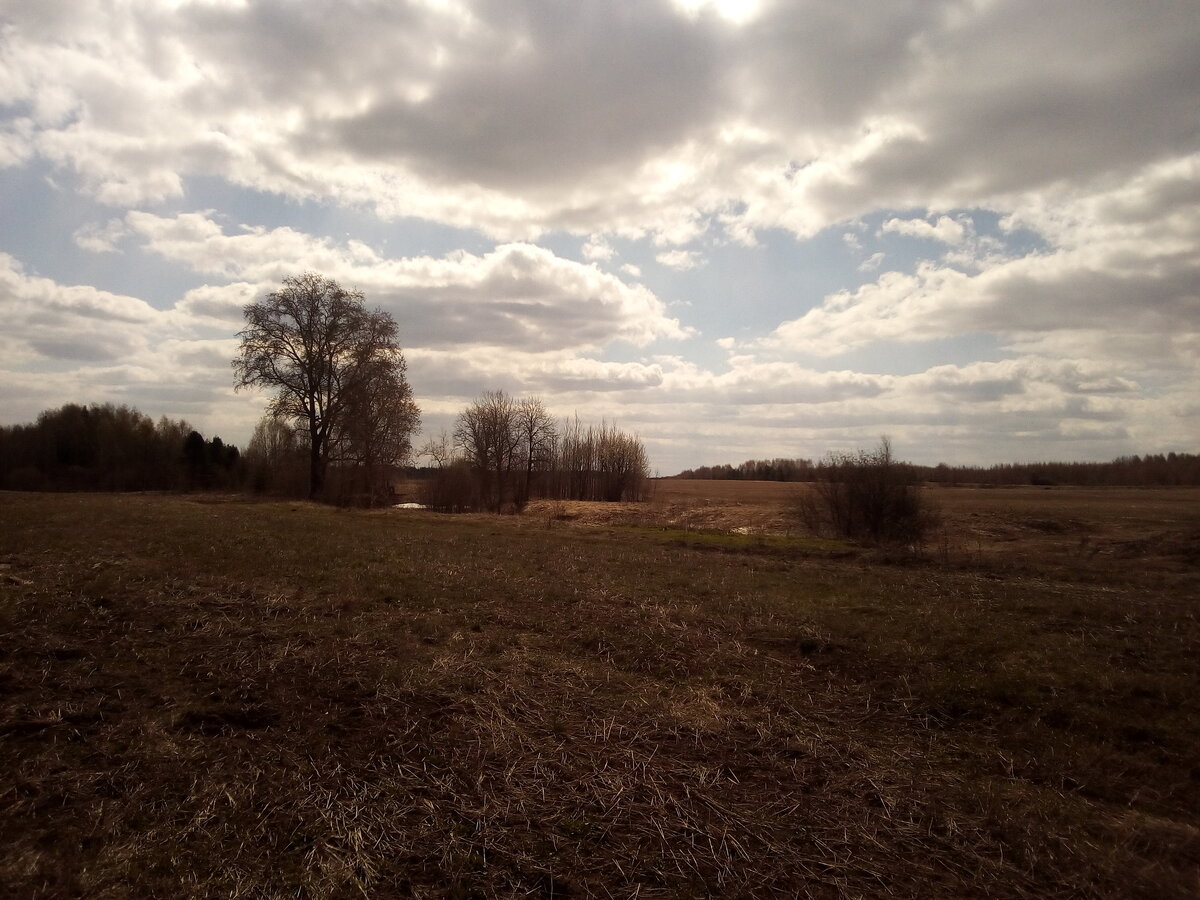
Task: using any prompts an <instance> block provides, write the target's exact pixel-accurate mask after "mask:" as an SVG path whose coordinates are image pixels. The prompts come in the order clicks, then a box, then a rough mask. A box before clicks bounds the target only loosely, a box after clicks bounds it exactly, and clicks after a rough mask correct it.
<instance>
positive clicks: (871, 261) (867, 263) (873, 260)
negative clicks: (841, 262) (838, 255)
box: [858, 251, 885, 272]
mask: <svg viewBox="0 0 1200 900" xmlns="http://www.w3.org/2000/svg"><path fill="white" fill-rule="evenodd" d="M884 256H885V254H884V253H883V252H882V251H879V252H876V253H872V254H871V255H870V256H868V257H867V258H866V259H864V260H863V261H862V262H860V263H859V264H858V271H860V272H874V271H875V270H876V269H878V268H879V266H880V265H881V264H882V263H883V259H884Z"/></svg>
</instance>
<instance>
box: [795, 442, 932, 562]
mask: <svg viewBox="0 0 1200 900" xmlns="http://www.w3.org/2000/svg"><path fill="white" fill-rule="evenodd" d="M813 474H814V481H813V483H812V485H811V487H810V489H809V490H808V491H806V492H804V493H803V494H801V495H800V496H799V497H798V498H797V500H796V512H797V514H798V515H799V517H800V519H801V520H802V521H803V522H804V524H805V525H807V526H808V528H809V529H810V530H812V531H813V532H814V533H815V534H832V535H835V536H838V537H845V538H850V539H852V540H859V541H867V542H870V543H873V544H887V543H905V544H913V545H919V544H921V543H922V542H923V541H924V539H925V536H926V535H927V534H928V533H929V531H930V529H931V528H932V527H934V526H935V525H936V524H937V516H936V514H935V513H934V511H933V510H932V509H931V508H930V505H929V503H928V502H927V501H926V499H925V498H924V497H923V496H922V494H921V491H920V488H919V487H918V485H917V483H916V477H915V476H914V474H913V472H912V470H911V469H910V467H908V466H906V465H904V464H903V463H898V462H896V461H895V460H894V459H893V458H892V447H891V443H890V442H889V441H888V440H887V438H884V439H883V440H881V441H880V443H879V446H878V447H876V448H875V449H873V450H857V451H854V452H843V453H830V454H829V455H828V456H826V458H825V459H824V460H823V461H822V462H821V464H820V465H819V466H818V467H817V468H816V470H815V471H814V473H813Z"/></svg>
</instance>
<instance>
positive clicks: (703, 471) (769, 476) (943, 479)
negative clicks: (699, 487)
mask: <svg viewBox="0 0 1200 900" xmlns="http://www.w3.org/2000/svg"><path fill="white" fill-rule="evenodd" d="M827 465H828V463H827V461H824V460H822V461H818V462H816V463H814V462H812V461H811V460H807V459H771V460H756V459H750V460H746V461H745V462H744V463H742V464H741V465H739V466H732V465H728V464H725V465H716V466H699V467H698V468H695V469H684V470H683V471H682V472H680V473H679V474H678V475H676V476H674V477H675V478H692V479H713V480H739V479H740V480H745V481H807V482H812V481H819V480H822V477H823V472H822V469H823V467H825V466H827ZM900 465H904V466H905V467H906V468H907V470H908V473H909V475H910V476H911V477H912V478H914V479H915V480H917V481H924V482H930V483H934V484H948V485H954V484H978V485H997V486H998V485H1019V484H1032V485H1042V486H1051V485H1058V484H1061V485H1073V486H1080V487H1102V486H1114V487H1115V486H1130V487H1133V486H1161V487H1169V486H1197V485H1200V455H1197V454H1194V453H1166V454H1163V453H1158V454H1153V453H1151V454H1146V455H1144V456H1141V455H1134V456H1121V457H1117V458H1116V459H1114V460H1111V461H1110V462H1094V463H1089V462H1031V463H999V464H996V465H991V466H950V465H947V464H945V463H940V464H939V465H936V466H918V465H913V464H911V463H903V464H900Z"/></svg>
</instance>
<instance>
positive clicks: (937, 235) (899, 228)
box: [881, 216, 970, 244]
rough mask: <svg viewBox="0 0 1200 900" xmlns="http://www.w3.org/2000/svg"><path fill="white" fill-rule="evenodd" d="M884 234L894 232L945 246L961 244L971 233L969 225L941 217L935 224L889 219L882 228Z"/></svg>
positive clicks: (919, 220)
mask: <svg viewBox="0 0 1200 900" xmlns="http://www.w3.org/2000/svg"><path fill="white" fill-rule="evenodd" d="M881 230H882V231H883V232H885V233H886V232H894V233H895V234H904V235H908V236H909V237H916V238H925V239H928V240H934V241H941V242H942V243H943V244H961V243H962V242H963V241H964V240H965V239H966V238H967V235H968V234H969V233H970V231H969V228H968V226H967V225H964V224H963V223H962V222H960V221H957V220H955V219H952V218H950V217H949V216H941V217H939V218H938V220H937V221H936V222H934V223H930V222H929V221H927V220H925V219H888V220H887V221H886V222H884V223H883V225H882V226H881Z"/></svg>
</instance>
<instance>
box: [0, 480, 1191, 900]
mask: <svg viewBox="0 0 1200 900" xmlns="http://www.w3.org/2000/svg"><path fill="white" fill-rule="evenodd" d="M701 499H710V500H712V499H713V498H697V497H692V498H690V499H689V498H686V497H685V498H679V497H676V498H675V499H670V498H663V497H660V499H659V501H658V502H659V504H660V507H659V508H658V512H655V511H654V510H655V507H654V506H653V505H652V506H651V507H649V508H643V509H642V516H643V517H642V518H641V519H639V520H637V521H630V520H625V521H624V522H622V521H619V520H617V519H615V518H614V519H611V520H609V521H608V522H605V523H603V524H600V526H599V527H596V523H592V524H587V523H588V522H589V521H590V520H589V518H588V517H589V511H588V510H586V509H582V508H581V509H579V510H569V509H565V510H563V511H562V512H563V513H564V515H563V516H562V517H558V518H556V517H554V516H544V515H543V516H542V517H541V518H539V517H538V515H536V514H534V513H530V514H528V515H526V516H525V517H523V518H520V519H517V518H512V517H499V518H496V517H486V516H475V517H462V518H453V517H443V516H435V515H432V514H428V513H423V512H419V511H411V510H389V511H385V512H381V513H366V512H345V511H334V510H329V509H324V508H319V507H315V506H310V505H307V504H254V503H244V502H240V501H233V502H227V503H202V502H195V501H192V500H188V499H184V498H171V497H153V496H143V497H101V496H81V495H76V496H58V497H47V496H33V495H5V496H3V497H0V504H3V516H2V521H3V522H4V525H3V526H0V541H2V542H0V563H2V564H3V566H4V568H3V569H2V570H0V575H2V576H3V577H2V578H0V632H2V633H3V644H2V645H0V646H2V647H3V657H2V658H0V733H2V736H3V737H2V741H0V765H3V767H4V770H5V771H6V772H9V773H11V777H10V780H9V782H8V784H7V786H5V787H4V788H3V789H0V809H2V810H3V816H0V840H2V841H3V847H4V850H5V852H4V854H3V857H2V861H0V889H3V891H4V893H5V894H6V895H7V896H14V897H22V896H89V897H126V896H139V895H140V896H163V895H170V896H195V897H200V896H222V897H224V896H242V897H295V896H306V897H342V896H362V895H367V896H373V897H374V896H398V897H400V896H412V897H475V896H478V897H513V896H542V897H565V896H575V897H582V896H598V897H633V896H637V897H643V898H649V897H703V896H743V897H752V896H763V897H767V896H781V895H782V896H792V895H804V894H807V895H810V896H817V897H821V896H828V897H841V896H902V897H914V896H947V897H950V896H954V897H960V896H1008V897H1045V896H1062V897H1067V896H1130V897H1136V896H1143V897H1171V896H1178V897H1184V896H1193V895H1194V894H1195V892H1196V890H1197V887H1198V886H1200V885H1198V884H1197V881H1196V878H1197V871H1200V869H1198V865H1200V831H1198V829H1197V819H1196V815H1195V810H1196V809H1197V808H1198V807H1200V776H1198V774H1197V769H1196V765H1195V755H1194V750H1195V746H1196V745H1197V738H1198V737H1200V735H1198V734H1197V729H1198V725H1197V723H1198V722H1200V709H1198V708H1197V703H1200V700H1198V699H1197V697H1198V692H1197V691H1196V688H1197V686H1198V685H1200V679H1198V677H1197V674H1198V673H1197V666H1198V662H1197V660H1198V655H1197V653H1196V650H1197V649H1198V648H1200V628H1198V626H1197V620H1196V616H1195V611H1194V598H1195V596H1196V588H1197V587H1198V586H1200V585H1198V579H1197V574H1196V570H1195V558H1194V552H1195V547H1196V542H1197V538H1198V536H1200V532H1197V531H1196V525H1195V522H1194V520H1191V519H1189V518H1188V517H1187V515H1186V513H1183V514H1175V513H1164V512H1163V508H1162V507H1155V508H1154V510H1153V511H1150V512H1142V513H1130V516H1132V519H1133V522H1132V524H1130V522H1125V523H1124V524H1121V523H1120V522H1116V521H1115V520H1116V519H1117V518H1118V517H1116V516H1113V515H1111V514H1110V513H1100V512H1096V511H1095V510H1096V508H1095V507H1093V506H1089V505H1088V504H1086V503H1085V504H1083V506H1072V505H1071V503H1073V502H1075V501H1070V500H1068V499H1065V498H1064V499H1063V500H1062V501H1061V504H1065V505H1060V507H1058V508H1056V507H1054V506H1053V504H1052V503H1051V504H1050V505H1049V506H1048V505H1047V502H1048V501H1043V502H1042V503H1041V505H1040V506H1036V509H1035V507H1034V506H1028V507H1026V506H1023V505H1022V504H1021V503H1017V502H1016V501H1017V499H1018V498H1017V497H1016V496H1015V495H1014V496H1013V497H1010V498H1009V499H1008V500H1007V501H1005V502H1006V503H1008V505H1009V509H1008V512H1004V511H1003V510H1001V509H1000V507H998V506H996V505H995V504H994V503H993V504H992V505H988V504H989V503H992V501H990V500H989V501H987V502H986V503H980V504H978V505H977V506H976V507H975V508H972V507H971V506H970V505H969V504H967V503H966V501H965V500H961V498H960V499H959V500H955V501H954V502H951V503H949V504H948V506H949V507H950V510H951V515H952V520H954V521H963V522H968V523H969V522H975V523H976V524H977V525H978V527H979V528H980V529H981V531H982V530H987V529H995V528H999V527H1000V526H1001V525H1003V526H1004V527H1005V528H1008V529H1010V531H1011V532H1012V533H1013V534H1016V535H1018V536H1020V540H1026V539H1027V540H1028V541H1029V543H1028V544H1027V545H1026V550H1025V552H1024V553H1023V554H1022V555H1021V556H1020V557H1019V558H1014V556H1013V555H1011V554H1008V555H1006V554H1005V553H1004V552H1002V551H997V550H996V549H995V547H994V546H992V545H989V546H988V547H987V548H984V549H980V548H982V547H983V541H982V538H979V540H978V542H977V541H976V540H975V539H974V538H975V536H974V535H972V536H971V539H964V540H963V541H962V545H961V546H957V545H956V547H955V548H954V549H953V552H951V551H949V550H948V551H947V555H946V557H945V558H940V557H939V556H938V555H937V554H935V553H930V554H928V555H927V556H926V557H925V558H924V559H920V558H918V559H903V560H901V559H897V560H888V559H884V558H881V557H879V556H878V555H870V554H867V555H864V554H863V553H862V552H859V551H857V550H855V549H854V548H843V549H842V551H841V552H840V553H834V552H831V551H830V550H829V549H828V548H827V547H825V546H824V545H815V546H814V545H813V544H812V543H811V542H807V539H803V538H801V537H799V536H796V535H793V536H792V537H788V536H787V535H786V534H778V535H766V536H763V537H762V539H761V540H759V535H757V534H742V535H738V534H728V533H724V534H723V535H722V534H717V533H714V532H713V531H712V530H711V529H710V530H707V531H706V530H703V529H701V530H696V529H694V528H691V527H688V526H685V527H683V528H680V527H679V524H678V522H676V523H675V524H671V523H670V522H664V523H662V524H655V523H652V522H651V521H649V520H648V519H647V518H646V516H649V515H658V514H659V513H662V514H663V515H664V516H665V517H667V518H669V517H670V516H672V515H676V514H677V513H679V512H682V511H686V507H688V506H689V505H690V506H701V507H702V504H699V503H693V502H692V501H698V500H701ZM716 499H717V500H720V498H716ZM1030 503H1032V501H1030ZM672 504H679V508H678V509H672V506H671V505H672ZM956 504H957V505H956ZM717 505H719V504H718V503H710V504H709V506H710V508H711V507H715V506H717ZM755 505H756V504H755V503H754V502H753V501H748V502H746V504H745V505H744V506H743V507H741V508H740V509H739V508H738V507H736V506H734V507H732V510H733V512H730V510H729V509H726V512H725V513H724V515H735V514H746V513H747V510H748V509H750V508H752V507H754V506H755ZM760 505H761V506H762V509H763V510H764V511H767V512H766V516H767V517H769V516H770V515H773V513H771V512H769V511H768V508H769V504H760ZM606 509H607V512H608V513H612V512H613V509H611V508H606ZM1089 510H1091V511H1090V512H1089ZM573 513H577V515H575V517H574V518H572V517H571V515H572V514H573ZM629 514H630V515H632V514H633V513H632V511H630V513H629ZM953 517H960V518H959V519H953ZM1156 517H1158V518H1156ZM1047 521H1055V522H1060V523H1066V524H1064V525H1063V527H1062V530H1055V529H1054V528H1048V527H1046V526H1045V525H1042V526H1039V527H1034V526H1033V525H1031V524H1029V523H1030V522H1043V523H1044V522H1047ZM547 522H549V523H550V524H551V527H550V528H547V527H545V526H546V524H547ZM1005 523H1007V524H1005ZM1071 523H1075V524H1071ZM743 524H744V523H743ZM732 527H738V526H737V525H734V526H732ZM965 527H966V526H964V528H965ZM1079 528H1087V529H1088V533H1089V534H1090V535H1091V538H1092V541H1093V543H1094V544H1095V545H1096V546H1098V547H1099V548H1100V549H1099V550H1097V552H1095V553H1094V554H1091V555H1090V556H1087V555H1085V554H1080V553H1078V552H1077V549H1076V548H1077V540H1078V537H1079V535H1078V534H1077V533H1076V530H1077V529H1079ZM1154 529H1158V530H1159V532H1161V534H1162V535H1165V537H1162V539H1161V540H1157V541H1151V542H1149V543H1147V544H1145V545H1144V549H1142V550H1141V551H1138V552H1139V553H1140V554H1141V555H1140V556H1136V557H1132V556H1128V555H1122V554H1128V553H1131V552H1133V551H1131V550H1129V546H1130V545H1129V544H1128V543H1127V542H1128V541H1132V540H1138V538H1137V537H1136V535H1138V534H1144V533H1151V534H1153V533H1157V532H1155V531H1154ZM964 533H965V532H964ZM768 538H769V539H768ZM1122 542H1126V543H1122ZM976 543H978V545H979V546H978V547H976V546H973V545H974V544H976ZM999 543H1001V544H1005V545H1007V544H1011V543H1013V541H999ZM1030 547H1038V548H1040V549H1039V551H1038V552H1037V553H1033V552H1031V551H1030V550H1029V548H1030ZM1189 554H1192V555H1190V556H1189ZM1130 560H1135V561H1136V563H1137V565H1132V564H1130ZM900 563H903V564H900Z"/></svg>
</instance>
